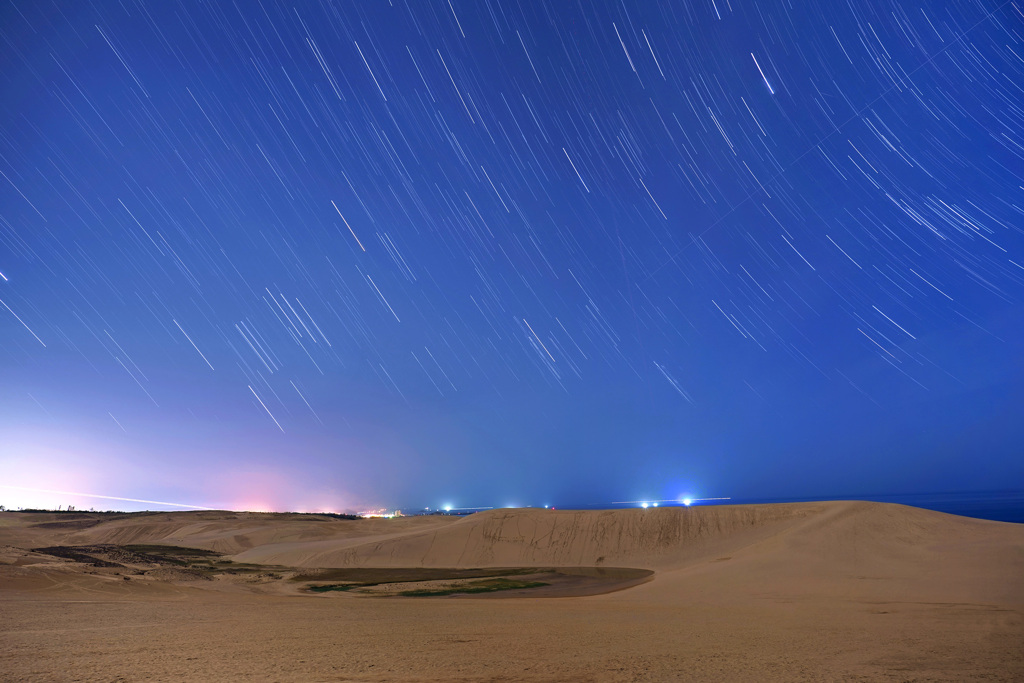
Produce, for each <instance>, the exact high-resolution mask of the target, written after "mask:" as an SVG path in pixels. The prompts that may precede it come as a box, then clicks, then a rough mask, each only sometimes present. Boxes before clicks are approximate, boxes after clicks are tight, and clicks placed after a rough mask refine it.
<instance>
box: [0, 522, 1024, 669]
mask: <svg viewBox="0 0 1024 683" xmlns="http://www.w3.org/2000/svg"><path fill="white" fill-rule="evenodd" d="M188 549H193V550H188ZM202 551H209V552H202ZM535 584H545V585H535ZM312 586H321V587H323V586H341V587H342V588H340V589H337V590H327V591H324V592H321V593H317V592H312V591H310V590H309V588H310V587H312ZM467 586H477V587H480V586H488V587H489V588H488V592H485V593H479V594H472V593H470V594H467V593H460V590H464V589H465V587H467ZM523 586H529V587H523ZM491 588H494V589H495V590H493V591H491V590H490V589H491ZM409 590H422V591H427V592H430V593H432V594H434V593H440V595H436V596H435V597H402V596H401V593H402V592H406V591H409ZM496 598H505V599H496ZM0 614H2V616H3V618H2V620H0V672H3V673H2V674H0V678H2V679H3V680H38V681H49V680H58V681H59V680H68V681H70V680H154V681H156V680H166V681H172V680H183V679H201V680H275V681H491V680H496V681H563V680H573V681H677V680H751V681H755V680H780V681H783V680H864V681H932V680H938V681H962V680H979V679H984V680H1005V681H1011V680H1024V657H1022V656H1021V652H1024V525H1016V524H1008V523H1001V522H989V521H984V520H976V519H968V518H964V517H956V516H952V515H946V514H942V513H938V512H932V511H927V510H921V509H917V508H910V507H905V506H901V505H892V504H883V503H865V502H826V503H798V504H784V505H781V504H780V505H749V506H714V507H693V508H658V509H648V510H640V509H630V510H615V511H562V510H559V511H553V510H536V509H519V510H494V511H489V512H482V513H477V514H474V515H471V516H468V517H412V518H400V519H392V520H381V519H376V520H374V519H369V520H343V519H336V518H330V517H323V516H316V515H293V514H260V513H233V512H215V511H211V512H206V511H204V512H174V513H137V514H125V515H104V514H90V513H83V514H46V513H0Z"/></svg>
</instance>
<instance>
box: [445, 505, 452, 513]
mask: <svg viewBox="0 0 1024 683" xmlns="http://www.w3.org/2000/svg"><path fill="white" fill-rule="evenodd" d="M444 511H445V512H451V511H452V506H451V505H445V506H444Z"/></svg>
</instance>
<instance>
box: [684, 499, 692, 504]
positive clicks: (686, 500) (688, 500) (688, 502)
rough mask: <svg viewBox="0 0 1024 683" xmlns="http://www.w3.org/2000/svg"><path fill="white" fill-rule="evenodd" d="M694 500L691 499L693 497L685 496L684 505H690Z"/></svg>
mask: <svg viewBox="0 0 1024 683" xmlns="http://www.w3.org/2000/svg"><path fill="white" fill-rule="evenodd" d="M692 502H693V499H691V498H683V505H689V504H690V503H692Z"/></svg>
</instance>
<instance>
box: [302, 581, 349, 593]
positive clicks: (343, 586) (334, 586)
mask: <svg viewBox="0 0 1024 683" xmlns="http://www.w3.org/2000/svg"><path fill="white" fill-rule="evenodd" d="M360 585H361V584H358V583H328V584H324V585H322V586H310V587H309V588H308V589H307V590H310V591H312V592H314V593H329V592H331V591H350V590H352V589H353V588H358V587H359V586H360Z"/></svg>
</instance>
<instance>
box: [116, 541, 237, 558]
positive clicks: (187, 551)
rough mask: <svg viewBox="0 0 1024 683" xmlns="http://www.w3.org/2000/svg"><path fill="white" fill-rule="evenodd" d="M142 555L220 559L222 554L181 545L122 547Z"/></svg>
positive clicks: (142, 544) (139, 544)
mask: <svg viewBox="0 0 1024 683" xmlns="http://www.w3.org/2000/svg"><path fill="white" fill-rule="evenodd" d="M121 547H122V548H127V549H128V550H131V551H132V552H136V553H139V554H140V555H164V556H167V555H170V556H172V557H220V553H218V552H216V551H214V550H205V549H203V548H185V547H183V546H180V545H157V544H153V543H135V544H132V545H125V546H121Z"/></svg>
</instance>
